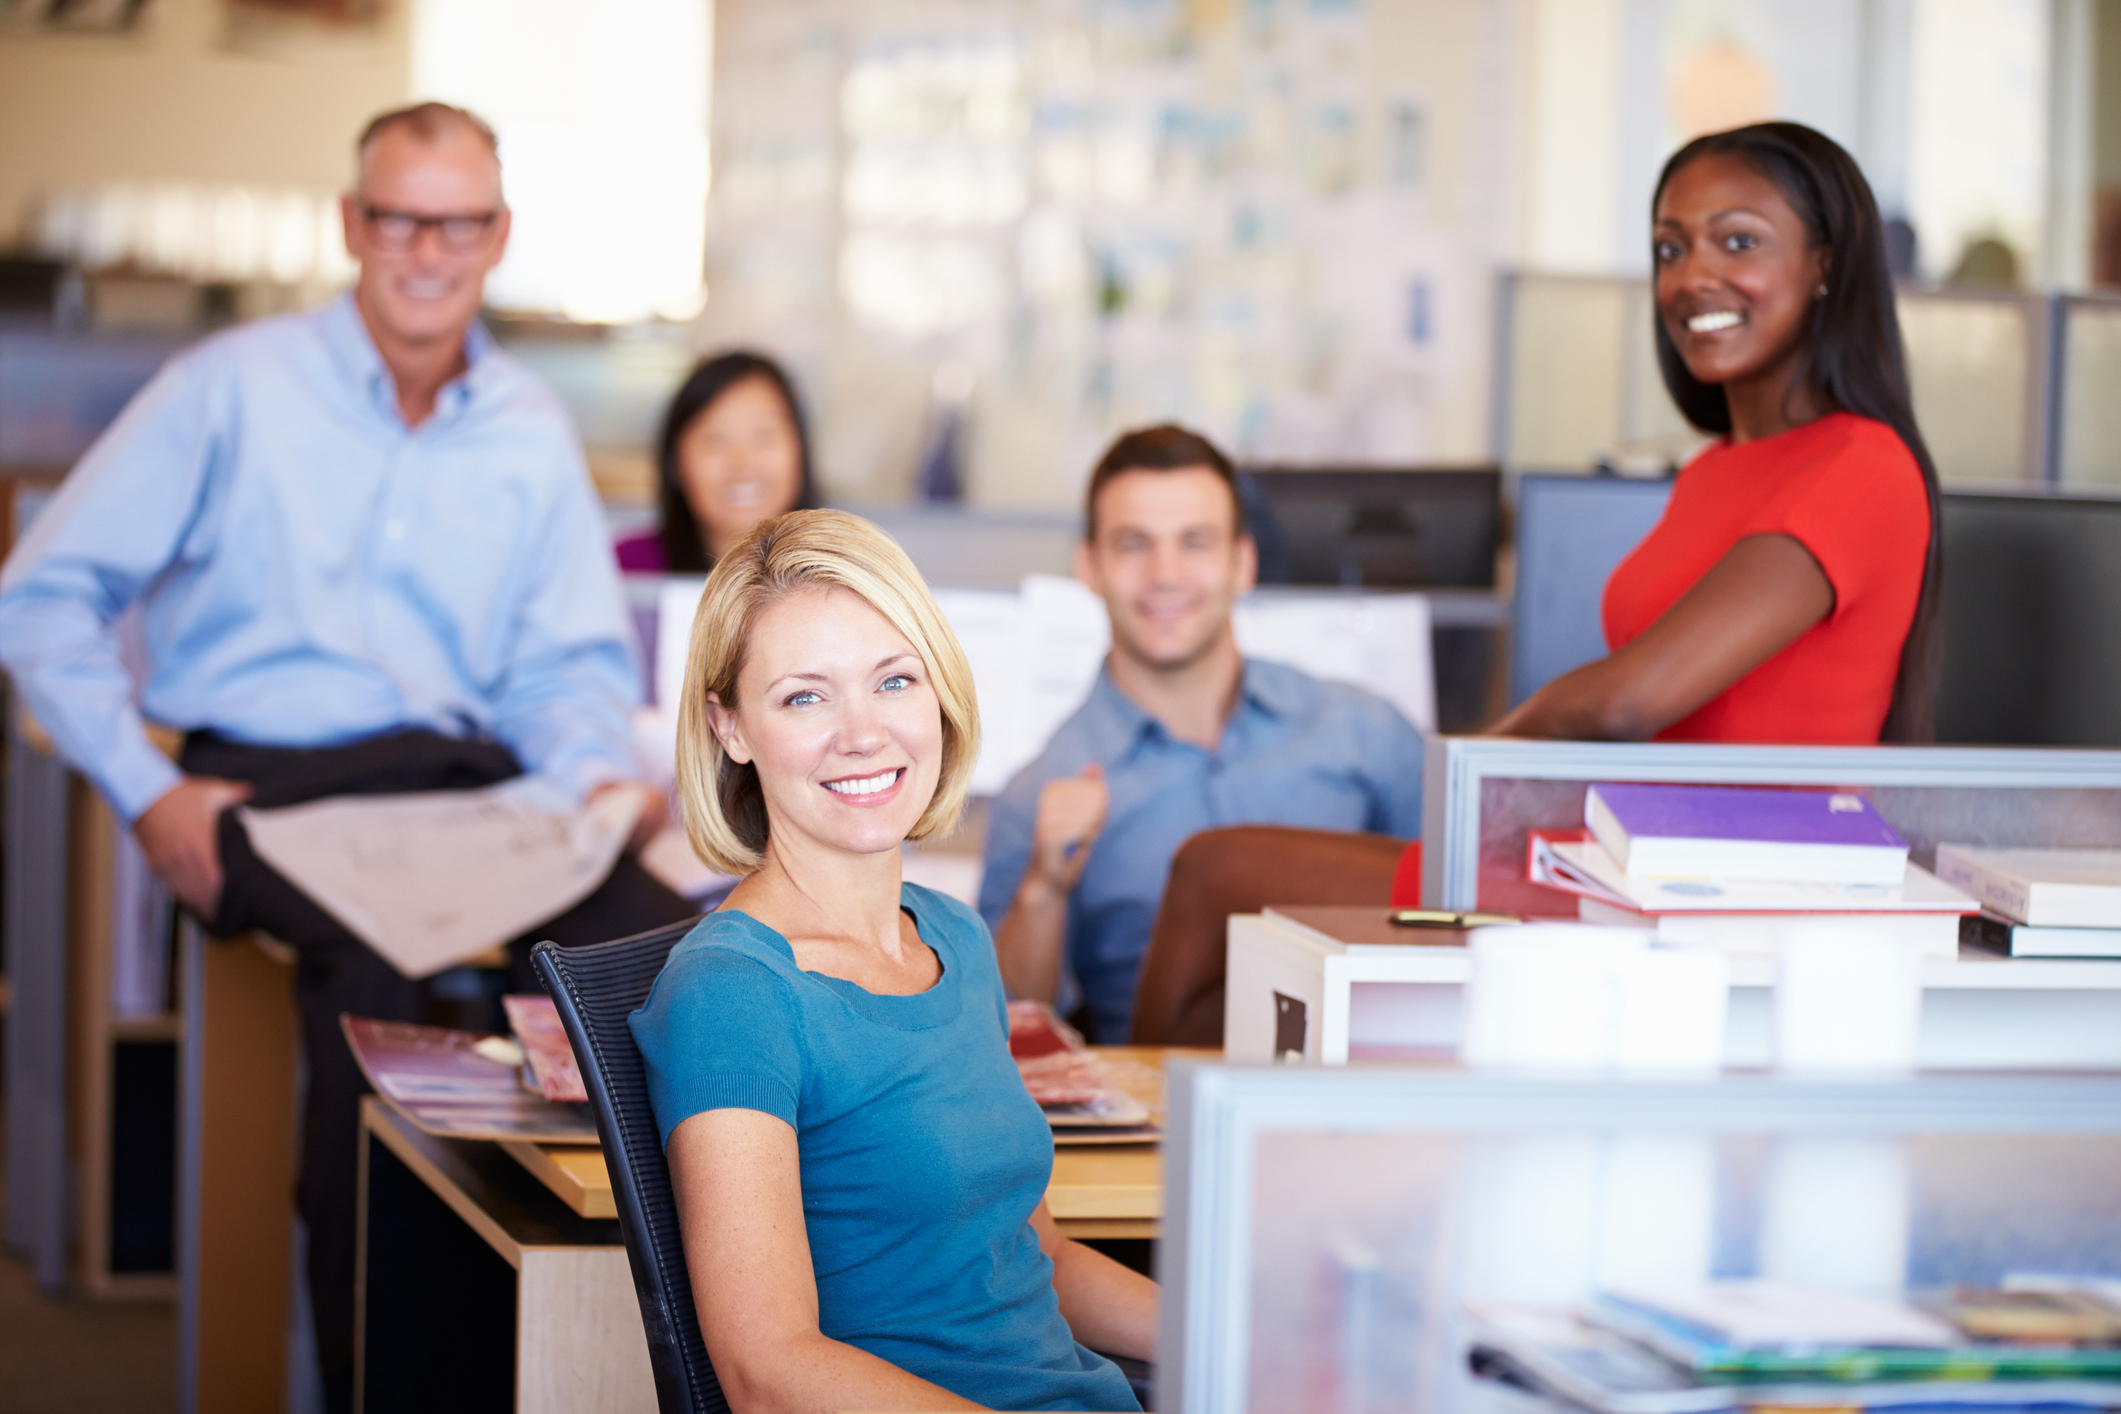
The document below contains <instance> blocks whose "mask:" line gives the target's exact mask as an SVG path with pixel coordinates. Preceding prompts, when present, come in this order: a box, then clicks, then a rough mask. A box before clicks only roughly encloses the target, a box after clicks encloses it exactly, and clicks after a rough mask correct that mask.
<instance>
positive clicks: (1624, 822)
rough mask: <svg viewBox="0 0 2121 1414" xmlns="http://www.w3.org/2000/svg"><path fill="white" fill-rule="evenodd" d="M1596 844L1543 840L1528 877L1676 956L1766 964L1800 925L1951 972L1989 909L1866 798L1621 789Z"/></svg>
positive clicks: (1592, 836) (1593, 797)
mask: <svg viewBox="0 0 2121 1414" xmlns="http://www.w3.org/2000/svg"><path fill="white" fill-rule="evenodd" d="M1584 824H1585V826H1586V829H1585V830H1583V831H1544V830H1535V831H1533V832H1532V834H1531V840H1530V846H1531V848H1530V858H1529V860H1528V864H1527V872H1528V875H1529V877H1530V878H1531V881H1532V882H1533V883H1535V884H1544V885H1547V886H1549V887H1552V888H1557V889H1562V890H1565V891H1567V892H1569V893H1573V894H1575V895H1577V914H1578V916H1579V917H1581V918H1582V919H1583V920H1584V921H1585V922H1589V923H1604V924H1612V925H1619V926H1622V927H1634V928H1649V929H1653V930H1654V931H1655V932H1656V933H1657V935H1658V936H1659V937H1660V938H1661V939H1663V940H1665V941H1667V942H1673V943H1689V944H1707V945H1713V946H1719V947H1723V948H1726V949H1729V950H1732V951H1740V952H1744V951H1765V950H1769V949H1771V948H1772V947H1773V946H1774V943H1775V941H1776V940H1777V939H1778V938H1779V937H1781V936H1782V935H1783V934H1784V933H1785V932H1786V931H1787V930H1788V929H1789V927H1790V925H1791V924H1792V922H1793V921H1795V920H1797V919H1800V918H1802V919H1805V920H1807V921H1825V920H1830V919H1839V920H1844V921H1859V920H1860V921H1861V923H1862V924H1863V926H1864V927H1865V928H1866V929H1867V930H1869V931H1872V932H1884V933H1889V934H1892V935H1894V936H1897V937H1901V938H1904V939H1906V940H1907V941H1909V942H1911V943H1913V944H1915V945H1916V946H1918V947H1919V948H1920V949H1921V950H1922V951H1923V952H1924V953H1925V954H1927V955H1932V956H1936V957H1942V958H1951V957H1956V956H1957V955H1958V952H1959V935H1960V920H1961V919H1962V918H1964V917H1965V916H1967V915H1970V914H1972V913H1975V912H1976V911H1978V909H1979V908H1980V904H1979V903H1977V902H1976V901H1975V900H1974V899H1973V898H1971V897H1969V896H1968V895H1967V894H1965V893H1963V892H1961V891H1960V890H1959V889H1956V888H1954V887H1952V886H1951V885H1950V884H1947V883H1945V882H1943V881H1941V880H1940V879H1938V878H1937V876H1935V875H1933V874H1931V873H1930V872H1929V871H1928V870H1926V869H1923V868H1921V867H1920V866H1918V865H1915V864H1912V863H1910V862H1909V861H1908V847H1907V842H1906V841H1905V840H1903V839H1902V838H1901V837H1900V836H1899V834H1898V833H1897V832H1896V831H1895V830H1894V829H1893V827H1892V826H1891V825H1890V824H1888V823H1887V822H1886V821H1885V820H1884V819H1883V818H1881V817H1880V816H1879V814H1878V812H1877V810H1876V809H1875V808H1874V807H1873V806H1872V805H1871V803H1870V802H1869V801H1868V800H1866V799H1864V798H1863V797H1862V796H1859V795H1851V794H1847V793H1844V792H1838V791H1797V790H1759V789H1747V788H1744V787H1735V786H1676V785H1608V784H1601V785H1595V786H1593V787H1591V789H1590V790H1589V792H1588V793H1587V794H1586V795H1585V798H1584Z"/></svg>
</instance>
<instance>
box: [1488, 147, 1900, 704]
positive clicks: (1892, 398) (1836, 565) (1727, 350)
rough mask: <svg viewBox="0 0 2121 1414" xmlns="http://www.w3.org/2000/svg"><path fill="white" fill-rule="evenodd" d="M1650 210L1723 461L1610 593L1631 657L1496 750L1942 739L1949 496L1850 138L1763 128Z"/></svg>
mask: <svg viewBox="0 0 2121 1414" xmlns="http://www.w3.org/2000/svg"><path fill="white" fill-rule="evenodd" d="M1652 211H1653V215H1654V220H1655V227H1654V231H1653V234H1652V238H1651V239H1652V242H1653V247H1652V248H1653V252H1654V258H1655V264H1656V292H1657V354H1658V363H1659V365H1660V367H1661V368H1662V370H1663V373H1664V381H1665V386H1666V387H1667V388H1668V389H1669V390H1670V391H1671V394H1672V398H1673V401H1675V402H1676V403H1677V404H1678V405H1679V409H1680V411H1681V412H1682V413H1684V414H1685V415H1686V418H1687V420H1688V421H1689V422H1691V423H1693V424H1694V425H1695V426H1696V427H1699V428H1701V429H1702V430H1703V431H1705V432H1713V433H1717V434H1720V435H1719V440H1717V441H1716V442H1715V443H1713V444H1712V445H1711V446H1710V447H1709V448H1708V449H1707V450H1706V451H1704V452H1703V453H1701V455H1700V456H1698V457H1696V458H1695V459H1694V460H1693V461H1692V462H1690V463H1689V464H1688V465H1687V466H1686V467H1685V469H1683V470H1682V471H1681V472H1680V473H1679V478H1678V480H1677V482H1676V483H1675V484H1674V485H1673V488H1672V498H1671V501H1670V502H1669V504H1668V505H1667V506H1666V508H1665V513H1664V518H1663V519H1662V520H1661V521H1659V522H1658V524H1657V527H1656V528H1655V529H1654V530H1652V531H1651V532H1650V533H1649V535H1648V536H1647V537H1645V538H1644V540H1643V542H1642V543H1641V544H1640V545H1638V546H1636V547H1635V550H1634V551H1633V553H1632V554H1630V555H1629V556H1628V558H1627V559H1625V560H1623V561H1622V562H1621V564H1620V565H1619V567H1618V568H1616V569H1615V570H1614V571H1613V575H1612V578H1611V579H1610V580H1608V581H1607V583H1606V590H1605V600H1604V605H1603V609H1604V620H1605V632H1606V641H1607V643H1608V644H1609V645H1610V647H1611V649H1612V652H1611V653H1610V654H1609V655H1608V656H1607V657H1604V658H1601V659H1599V660H1598V661H1596V662H1594V663H1588V664H1586V665H1585V666H1583V667H1581V668H1577V669H1576V670H1574V671H1573V672H1569V673H1566V674H1563V675H1562V676H1561V677H1558V678H1556V679H1555V680H1554V681H1552V682H1550V683H1548V684H1547V685H1546V686H1545V687H1543V688H1541V689H1540V690H1539V691H1538V692H1536V693H1534V694H1533V695H1532V696H1531V697H1530V698H1528V699H1527V700H1526V701H1525V702H1524V703H1523V704H1522V705H1521V706H1519V707H1518V708H1517V709H1516V710H1515V711H1513V712H1511V713H1510V714H1509V715H1508V716H1506V717H1504V718H1503V719H1502V720H1501V721H1500V722H1498V723H1497V724H1496V725H1495V726H1494V727H1493V728H1492V729H1491V730H1492V731H1493V732H1495V733H1496V734H1498V735H1506V736H1529V737H1567V738H1577V739H1605V740H1623V741H1641V740H1646V739H1650V738H1655V739H1657V740H1660V741H1744V742H1806V743H1837V744H1846V745H1862V744H1871V743H1876V742H1879V741H1898V742H1906V741H1927V740H1930V739H1931V737H1932V734H1933V733H1932V720H1933V712H1932V709H1933V704H1934V698H1935V695H1936V682H1937V667H1938V647H1939V644H1938V639H1939V628H1940V627H1941V625H1940V623H1939V619H1938V580H1939V568H1940V559H1941V553H1940V552H1941V545H1940V542H1939V538H1938V525H1937V473H1936V468H1935V466H1934V464H1933V463H1932V462H1931V460H1930V456H1929V452H1928V450H1927V449H1926V448H1925V447H1924V446H1923V443H1922V435H1921V433H1920V432H1919V431H1917V429H1916V427H1915V418H1914V412H1913V409H1912V405H1911V403H1910V400H1909V397H1908V383H1907V366H1906V361H1905V359H1904V357H1903V356H1902V353H1901V346H1900V326H1899V322H1898V319H1897V317H1896V315H1895V313H1894V306H1893V285H1892V278H1891V276H1890V274H1889V273H1888V271H1887V266H1886V257H1885V243H1884V238H1883V233H1882V227H1881V225H1880V222H1879V219H1878V207H1877V203H1876V201H1875V200H1873V198H1872V196H1871V191H1870V187H1869V186H1868V184H1866V183H1865V181H1864V179H1863V174H1862V172H1861V171H1859V170H1858V168H1857V166H1856V163H1855V161H1854V160H1853V159H1852V158H1850V157H1849V155H1848V154H1847V153H1846V152H1844V151H1842V149H1841V148H1840V147H1838V146H1837V145H1835V143H1834V142H1833V141H1832V140H1831V139H1829V138H1826V137H1824V136H1822V135H1821V134H1819V133H1817V132H1814V131H1813V130H1812V129H1810V128H1807V127H1803V126H1801V125H1799V124H1796V123H1761V124H1757V125H1755V126H1752V127H1745V128H1738V129H1735V130H1733V131H1731V132H1727V133H1716V134H1713V135H1711V136H1708V137H1703V138H1697V139H1695V140H1694V141H1693V142H1691V143H1688V144H1687V145H1686V146H1685V147H1683V148H1681V149H1680V150H1679V152H1678V153H1677V154H1675V155H1674V156H1673V158H1672V160H1671V161H1670V162H1668V163H1666V164H1665V168H1664V172H1663V175H1662V176H1661V177H1660V178H1659V179H1658V184H1657V194H1656V197H1655V200H1654V202H1653V204H1652Z"/></svg>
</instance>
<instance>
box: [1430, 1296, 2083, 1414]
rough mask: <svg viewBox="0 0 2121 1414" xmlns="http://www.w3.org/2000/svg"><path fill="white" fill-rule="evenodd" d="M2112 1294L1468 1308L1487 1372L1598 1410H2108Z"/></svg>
mask: <svg viewBox="0 0 2121 1414" xmlns="http://www.w3.org/2000/svg"><path fill="white" fill-rule="evenodd" d="M2112 1285H2113V1283H2110V1282H2108V1283H2089V1284H2085V1285H2081V1286H2070V1285H2050V1286H2046V1287H2044V1288H2038V1289H2003V1290H1991V1289H1976V1288H1968V1287H1955V1288H1951V1289H1948V1290H1942V1291H1934V1292H1925V1293H1919V1294H1917V1295H1916V1296H1914V1297H1912V1298H1910V1299H1909V1300H1905V1301H1902V1300H1890V1299H1884V1298H1871V1297H1862V1296H1852V1295H1847V1294H1844V1293H1838V1292H1831V1291H1818V1290H1807V1289H1803V1288H1797V1287H1790V1286H1784V1285H1780V1284H1777V1283H1774V1282H1766V1281H1726V1282H1714V1283H1711V1284H1709V1285H1707V1286H1704V1287H1700V1288H1696V1289H1693V1290H1683V1291H1657V1292H1643V1291H1611V1292H1603V1293H1600V1294H1599V1295H1598V1296H1597V1297H1596V1298H1595V1299H1594V1300H1593V1301H1592V1302H1590V1304H1589V1305H1587V1306H1585V1307H1584V1308H1582V1309H1580V1310H1575V1311H1553V1310H1539V1309H1531V1308H1523V1307H1510V1308H1487V1309H1476V1310H1475V1311H1474V1312H1472V1313H1471V1314H1472V1318H1473V1343H1472V1350H1471V1360H1472V1365H1473V1369H1474V1370H1475V1372H1476V1373H1478V1374H1481V1375H1484V1376H1487V1377H1489V1378H1491V1379H1497V1380H1501V1381H1504V1382H1506V1383H1510V1384H1514V1385H1517V1386H1519V1387H1520V1388H1524V1389H1528V1390H1530V1391H1532V1392H1534V1393H1536V1394H1541V1395H1546V1396H1549V1397H1553V1398H1557V1399H1560V1400H1565V1401H1567V1402H1569V1403H1571V1404H1576V1405H1581V1406H1583V1407H1586V1408H1589V1409H1594V1410H1599V1411H1601V1414H1710V1411H1718V1410H1725V1409H1759V1408H1762V1407H1766V1406H1772V1407H1779V1408H1786V1409H1887V1408H1910V1407H1912V1408H1920V1409H1945V1408H1960V1409H1998V1410H2000V1409H2043V1410H2048V1409H2054V1410H2060V1409H2109V1408H2113V1407H2115V1406H2116V1405H2121V1306H2116V1305H2114V1304H2112V1302H2111V1301H2110V1300H2109V1299H2108V1298H2107V1297H2106V1296H2104V1295H2102V1294H2101V1291H2100V1288H2101V1287H2111V1286H2112Z"/></svg>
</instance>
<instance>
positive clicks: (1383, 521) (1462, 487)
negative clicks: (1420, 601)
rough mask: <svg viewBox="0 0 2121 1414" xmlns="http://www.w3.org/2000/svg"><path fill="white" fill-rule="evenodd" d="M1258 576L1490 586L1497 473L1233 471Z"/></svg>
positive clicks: (1272, 580) (1392, 585) (1498, 517)
mask: <svg viewBox="0 0 2121 1414" xmlns="http://www.w3.org/2000/svg"><path fill="white" fill-rule="evenodd" d="M1238 488H1239V493H1240V495H1241V496H1242V497H1243V499H1244V503H1245V521H1246V524H1247V525H1248V527H1249V528H1250V529H1251V531H1252V536H1253V539H1255V540H1256V541H1258V543H1259V581H1260V583H1262V584H1333V585H1342V586H1346V587H1349V588H1357V587H1360V588H1368V589H1487V588H1490V587H1492V586H1493V585H1494V583H1495V550H1496V547H1497V544H1498V540H1499V537H1500V534H1501V527H1502V473H1501V471H1500V470H1499V469H1497V468H1495V467H1492V466H1486V467H1459V468H1444V467H1439V468H1434V469H1427V468H1424V469H1418V470H1416V469H1392V468H1375V469H1355V468H1351V469H1338V468H1316V469H1311V468H1293V467H1256V468H1251V469H1249V470H1246V471H1242V472H1240V473H1239V474H1238Z"/></svg>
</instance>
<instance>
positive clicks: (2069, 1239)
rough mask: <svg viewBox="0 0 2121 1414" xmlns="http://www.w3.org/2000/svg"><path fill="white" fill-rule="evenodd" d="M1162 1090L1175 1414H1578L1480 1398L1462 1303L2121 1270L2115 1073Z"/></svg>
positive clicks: (1467, 1074) (1200, 1073)
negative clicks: (1724, 1284) (1615, 1291)
mask: <svg viewBox="0 0 2121 1414" xmlns="http://www.w3.org/2000/svg"><path fill="white" fill-rule="evenodd" d="M1170 1096H1171V1103H1170V1120H1169V1124H1168V1138H1167V1139H1166V1140H1165V1164H1164V1171H1165V1176H1166V1178H1165V1187H1166V1193H1167V1195H1168V1196H1167V1198H1166V1202H1165V1209H1164V1237H1163V1248H1162V1252H1161V1254H1160V1262H1159V1267H1160V1275H1161V1276H1162V1277H1163V1291H1162V1305H1161V1315H1162V1322H1161V1331H1160V1335H1159V1341H1158V1349H1159V1359H1158V1376H1157V1400H1158V1407H1159V1408H1161V1409H1165V1410H1176V1411H1183V1412H1184V1414H1225V1411H1232V1410H1282V1409H1296V1408H1320V1409H1336V1410H1349V1411H1354V1410H1363V1411H1370V1410H1388V1409H1389V1410H1401V1409H1418V1410H1421V1411H1423V1414H1460V1411H1463V1414H1499V1412H1500V1411H1504V1410H1542V1409H1544V1410H1560V1409H1563V1408H1570V1407H1574V1406H1567V1405H1563V1404H1561V1403H1559V1402H1548V1401H1543V1400H1534V1399H1532V1398H1529V1397H1526V1396H1522V1395H1518V1394H1513V1393H1511V1392H1509V1391H1506V1390H1502V1389H1499V1388H1498V1387H1497V1386H1495V1385H1492V1384H1487V1383H1484V1382H1479V1381H1476V1380H1475V1379H1474V1377H1473V1375H1472V1373H1471V1371H1470V1369H1469V1362H1468V1360H1467V1346H1468V1343H1469V1341H1470V1340H1472V1339H1474V1338H1476V1336H1477V1335H1478V1334H1479V1330H1478V1327H1477V1326H1476V1325H1475V1324H1473V1323H1472V1322H1471V1321H1470V1320H1469V1317H1470V1316H1471V1315H1472V1314H1473V1312H1472V1309H1471V1308H1473V1307H1475V1306H1487V1307H1488V1308H1489V1311H1490V1312H1491V1313H1495V1311H1496V1308H1498V1307H1502V1306H1506V1305H1510V1304H1515V1303H1520V1302H1524V1303H1531V1304H1535V1305H1538V1306H1543V1307H1548V1308H1550V1309H1553V1310H1555V1311H1566V1310H1568V1309H1571V1308H1573V1307H1575V1306H1577V1305H1578V1304H1579V1303H1582V1302H1584V1301H1586V1300H1588V1299H1589V1298H1590V1296H1591V1295H1592V1294H1593V1292H1595V1291H1596V1290H1598V1289H1599V1288H1601V1287H1610V1286H1618V1285H1622V1284H1633V1285H1649V1286H1652V1287H1656V1286H1667V1287H1684V1286H1690V1285H1693V1284H1694V1283H1696V1282H1700V1281H1705V1280H1709V1279H1743V1278H1749V1277H1758V1276H1765V1275H1774V1276H1776V1277H1778V1278H1780V1279H1782V1280H1785V1281H1792V1280H1794V1281H1798V1282H1800V1283H1802V1284H1805V1285H1808V1286H1814V1287H1818V1288H1821V1289H1825V1290H1850V1289H1855V1290H1866V1289H1871V1283H1872V1279H1875V1278H1879V1277H1883V1278H1884V1279H1885V1280H1886V1281H1887V1282H1890V1284H1891V1285H1892V1286H1893V1287H1899V1286H1901V1285H1903V1284H1904V1285H1906V1286H1909V1287H1917V1288H1920V1287H1944V1286H1950V1285H1954V1284H1960V1283H1964V1284H1966V1285H1971V1286H1994V1285H1997V1284H2000V1283H2001V1282H2002V1281H2003V1280H2004V1279H2005V1278H2006V1277H2007V1276H2009V1275H2011V1274H2013V1273H2018V1272H2071V1273H2087V1274H2090V1273H2107V1272H2111V1271H2113V1270H2114V1269H2115V1264H2116V1263H2117V1262H2121V1222H2117V1211H2116V1204H2115V1199H2114V1187H2113V1184H2112V1181H2111V1174H2112V1173H2113V1171H2114V1168H2115V1165H2116V1164H2117V1163H2121V1078H2117V1077H2115V1076H2112V1075H2097V1076H2091V1075H2060V1076H2011V1077H2004V1076H1997V1075H1982V1074H1973V1075H1967V1074H1957V1075H1928V1076H1923V1077H1920V1078H1908V1079H1888V1078H1882V1077H1876V1076H1860V1075H1851V1076H1827V1077H1819V1076H1812V1077H1805V1076H1802V1075H1797V1076H1788V1075H1725V1076H1722V1077H1720V1078H1699V1079H1697V1078H1691V1077H1690V1078H1684V1079H1675V1078H1665V1077H1645V1076H1631V1077H1617V1076H1610V1075H1597V1074H1585V1075H1576V1076H1566V1075H1536V1074H1535V1075H1526V1074H1508V1073H1502V1074H1497V1073H1492V1072H1490V1073H1482V1072H1479V1071H1447V1070H1437V1069H1425V1068H1420V1067H1401V1066H1357V1067H1321V1066H1250V1067H1245V1066H1225V1065H1210V1064H1204V1063H1201V1062H1197V1061H1190V1060H1180V1061H1174V1062H1173V1064H1172V1067H1171V1079H1170ZM1793 1239H1795V1240H1794V1241H1793ZM2013 1407H2016V1406H2013Z"/></svg>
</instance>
